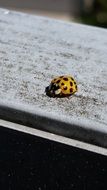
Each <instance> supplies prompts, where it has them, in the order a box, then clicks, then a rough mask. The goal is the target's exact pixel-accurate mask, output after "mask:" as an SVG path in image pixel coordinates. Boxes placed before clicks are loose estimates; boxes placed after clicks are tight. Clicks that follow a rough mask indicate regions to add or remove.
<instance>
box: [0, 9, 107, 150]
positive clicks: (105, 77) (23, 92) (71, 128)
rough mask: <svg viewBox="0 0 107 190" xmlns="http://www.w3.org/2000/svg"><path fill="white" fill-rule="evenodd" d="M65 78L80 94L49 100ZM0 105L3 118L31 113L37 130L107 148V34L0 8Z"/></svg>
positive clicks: (27, 118)
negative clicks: (50, 89)
mask: <svg viewBox="0 0 107 190" xmlns="http://www.w3.org/2000/svg"><path fill="white" fill-rule="evenodd" d="M63 74H71V75H73V76H74V78H75V79H76V81H77V83H78V92H77V93H76V94H75V95H73V96H72V97H69V98H63V99H60V98H49V97H47V96H46V94H45V87H46V86H47V85H48V84H49V83H50V80H51V79H53V77H55V76H59V75H63ZM0 105H1V106H0V116H1V118H3V119H5V118H7V119H9V118H11V120H12V119H13V120H16V122H18V119H19V120H20V118H21V120H20V122H22V120H24V118H26V119H25V120H26V122H25V123H27V121H28V120H29V118H30V113H31V114H33V117H34V120H35V121H36V124H37V125H36V126H34V125H35V124H33V121H34V120H32V119H30V122H31V125H32V126H33V127H37V128H41V129H42V130H47V131H49V132H52V133H58V134H60V135H65V136H68V137H72V138H77V139H80V140H82V141H88V142H90V143H94V144H98V145H100V146H104V147H107V117H106V115H107V30H106V29H99V28H96V27H90V26H84V25H80V24H75V23H67V22H62V21H56V20H51V19H48V18H43V17H37V16H32V15H28V14H23V13H17V12H13V11H8V10H4V9H0ZM10 110H13V111H12V112H10ZM15 110H18V113H19V115H20V116H21V113H23V114H22V116H21V117H20V116H19V115H18V117H15ZM25 112H26V113H27V115H26V114H25ZM8 113H11V114H8ZM16 113H17V111H16ZM24 114H25V117H24ZM16 115H17V114H16ZM36 116H40V117H41V118H44V117H45V119H46V118H47V122H46V120H44V119H43V120H42V119H41V120H38V117H36ZM48 121H49V122H48ZM56 121H57V125H56V124H55V123H56ZM38 122H39V125H38ZM25 123H24V124H25ZM28 123H29V122H28ZM34 123H35V122H34ZM62 123H63V125H62ZM41 126H42V127H41ZM45 126H46V127H45ZM83 131H85V133H84V132H83Z"/></svg>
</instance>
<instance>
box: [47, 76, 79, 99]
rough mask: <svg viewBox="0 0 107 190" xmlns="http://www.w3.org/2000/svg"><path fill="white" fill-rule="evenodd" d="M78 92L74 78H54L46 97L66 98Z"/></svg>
mask: <svg viewBox="0 0 107 190" xmlns="http://www.w3.org/2000/svg"><path fill="white" fill-rule="evenodd" d="M76 91H77V83H76V81H75V80H74V78H73V77H72V76H68V75H67V76H66V75H65V76H59V77H56V78H54V79H53V80H52V81H51V83H50V85H49V86H47V87H46V89H45V92H46V95H48V96H50V97H60V98H61V97H66V96H70V95H72V94H74V93H75V92H76Z"/></svg>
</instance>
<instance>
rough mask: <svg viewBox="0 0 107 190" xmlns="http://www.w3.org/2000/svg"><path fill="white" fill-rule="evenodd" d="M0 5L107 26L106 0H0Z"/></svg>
mask: <svg viewBox="0 0 107 190" xmlns="http://www.w3.org/2000/svg"><path fill="white" fill-rule="evenodd" d="M0 7H1V8H7V9H12V10H16V11H22V12H27V13H32V14H36V15H40V16H48V17H51V18H56V19H61V20H67V21H74V22H80V23H84V24H88V25H94V26H98V27H104V28H107V0H0Z"/></svg>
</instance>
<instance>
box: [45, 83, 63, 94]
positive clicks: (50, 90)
mask: <svg viewBox="0 0 107 190" xmlns="http://www.w3.org/2000/svg"><path fill="white" fill-rule="evenodd" d="M45 92H46V94H47V95H48V96H50V97H56V96H58V95H59V94H60V93H61V89H60V87H59V85H58V84H56V83H51V84H50V85H49V86H47V87H46V89H45Z"/></svg>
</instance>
